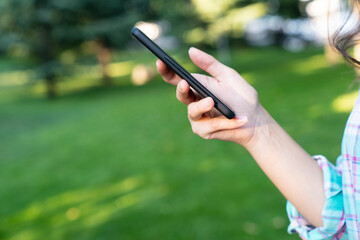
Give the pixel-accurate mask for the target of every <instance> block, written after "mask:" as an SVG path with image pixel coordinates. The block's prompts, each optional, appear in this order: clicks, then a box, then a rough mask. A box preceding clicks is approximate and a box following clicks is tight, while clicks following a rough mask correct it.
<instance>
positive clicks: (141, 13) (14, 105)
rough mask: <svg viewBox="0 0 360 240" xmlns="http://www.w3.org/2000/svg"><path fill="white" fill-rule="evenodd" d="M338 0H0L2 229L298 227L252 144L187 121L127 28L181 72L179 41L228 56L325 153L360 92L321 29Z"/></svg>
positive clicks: (78, 232) (130, 235)
mask: <svg viewBox="0 0 360 240" xmlns="http://www.w3.org/2000/svg"><path fill="white" fill-rule="evenodd" d="M344 4H345V3H344V2H343V1H340V0H339V1H338V0H313V1H310V0H309V1H306V0H302V1H296V0H264V1H261V0H258V1H252V0H186V1H175V0H151V1H144V0H127V1H124V0H112V1H99V0H77V1H74V0H62V1H55V0H1V1H0V164H1V165H0V182H1V185H0V203H1V204H0V239H14V240H15V239H18V240H31V239H206V240H211V239H298V237H297V236H296V235H288V234H287V232H286V228H287V225H288V220H287V217H286V213H285V203H286V200H285V199H284V198H283V197H282V195H281V194H280V193H279V192H278V191H277V190H276V188H275V187H274V186H273V185H272V184H271V182H270V181H269V180H268V179H267V178H266V176H265V175H264V174H263V173H262V171H261V170H260V169H259V168H258V166H257V165H256V164H255V163H254V161H253V160H252V158H251V156H250V155H249V154H248V153H247V152H246V151H245V150H244V149H243V148H242V147H240V146H238V145H235V144H232V143H226V142H220V141H205V140H203V139H201V138H199V137H197V136H196V135H194V134H193V133H192V132H191V128H190V126H189V123H188V121H187V117H186V107H185V106H183V105H182V104H180V103H178V102H177V100H176V98H175V87H174V86H169V85H167V84H165V83H163V82H162V80H161V78H160V77H159V75H158V74H157V73H156V71H155V60H156V58H155V57H154V56H153V55H152V54H151V53H150V52H148V51H147V50H146V49H145V48H144V47H143V46H141V45H139V44H138V43H137V42H136V41H135V40H133V39H132V38H131V36H130V31H131V29H132V27H133V26H138V27H139V28H141V29H142V30H143V31H144V32H145V33H146V34H148V36H149V37H151V38H152V39H153V40H154V41H155V42H157V43H158V45H160V46H161V47H162V48H164V49H166V50H167V51H168V52H169V53H170V54H171V55H173V56H174V57H175V59H177V60H178V61H179V62H180V63H181V64H183V65H184V66H185V67H186V68H187V69H188V70H189V71H192V72H194V71H196V72H199V69H197V68H196V67H194V65H193V64H192V63H191V61H190V59H189V58H188V56H187V50H188V48H189V47H190V46H196V47H198V48H200V49H203V50H205V51H207V52H209V53H210V54H212V55H214V56H215V57H217V58H218V59H219V60H221V61H222V62H224V63H226V64H227V65H229V66H231V67H233V68H234V69H236V70H237V71H238V72H239V73H240V74H241V75H242V76H243V77H244V78H245V79H246V80H247V81H248V82H249V83H251V84H252V85H253V86H254V87H255V88H256V89H257V90H258V92H259V95H260V101H261V102H262V104H263V105H264V106H265V108H267V109H268V111H269V112H270V113H271V114H272V115H273V116H274V117H275V119H277V120H278V121H279V123H280V124H281V125H282V126H283V127H284V128H285V129H286V130H287V131H288V132H289V133H290V134H291V135H292V136H293V137H294V138H295V139H296V140H297V141H298V142H299V143H300V144H301V145H302V146H303V147H304V148H305V149H306V150H307V151H308V152H309V153H310V154H323V155H325V156H327V157H328V158H329V159H330V160H331V161H333V162H334V161H335V160H336V157H337V156H338V155H339V153H340V142H341V136H342V131H343V128H344V125H345V122H346V119H347V116H348V114H349V112H350V110H351V108H352V105H353V103H354V101H355V98H356V95H357V84H352V83H353V81H354V79H355V78H356V73H355V71H354V70H352V69H351V67H348V66H346V64H344V63H343V62H342V60H341V58H340V57H339V56H338V55H337V54H336V53H334V51H332V49H331V48H330V47H329V44H328V40H327V39H328V35H329V34H331V33H332V32H333V31H334V29H337V28H338V27H339V25H341V24H342V23H343V22H344V21H343V19H344V17H345V18H346V16H348V14H349V12H348V11H347V10H346V6H345V5H344ZM354 22H355V21H354V19H352V18H350V21H349V22H348V23H349V24H350V25H349V27H351V24H352V23H354ZM328 26H329V28H328ZM344 29H345V30H346V29H347V28H346V27H345V28H344ZM357 52H358V51H357V47H355V49H354V54H355V56H356V54H357ZM354 85H355V86H354Z"/></svg>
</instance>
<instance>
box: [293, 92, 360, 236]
mask: <svg viewBox="0 0 360 240" xmlns="http://www.w3.org/2000/svg"><path fill="white" fill-rule="evenodd" d="M314 159H315V160H316V161H317V163H318V164H319V166H320V168H321V169H322V171H323V177H324V188H325V196H326V202H325V206H324V209H323V211H322V219H323V226H322V227H318V228H315V227H313V226H311V224H310V223H309V222H308V221H306V219H305V218H304V217H302V216H301V214H300V213H299V212H298V211H297V210H296V209H295V207H294V206H293V205H292V204H291V203H290V202H287V206H286V210H287V213H288V216H289V219H290V225H289V227H288V232H289V233H295V232H297V233H298V234H299V235H300V237H301V238H302V239H360V96H358V98H357V101H356V103H355V106H354V108H353V110H352V112H351V114H350V117H349V119H348V121H347V123H346V127H345V132H344V136H343V140H342V145H341V155H340V156H339V157H338V159H337V161H336V167H335V166H334V165H332V164H331V163H330V162H328V160H327V159H326V158H325V157H323V156H314Z"/></svg>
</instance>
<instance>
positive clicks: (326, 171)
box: [286, 155, 348, 240]
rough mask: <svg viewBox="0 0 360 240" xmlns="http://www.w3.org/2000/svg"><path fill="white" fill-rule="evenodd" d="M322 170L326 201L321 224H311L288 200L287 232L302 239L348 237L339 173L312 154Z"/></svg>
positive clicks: (328, 163) (320, 157)
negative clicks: (288, 221)
mask: <svg viewBox="0 0 360 240" xmlns="http://www.w3.org/2000/svg"><path fill="white" fill-rule="evenodd" d="M314 159H315V160H316V161H317V163H318V164H319V166H320V167H321V169H322V171H323V178H324V189H325V197H326V202H325V206H324V209H323V211H322V220H323V226H321V227H317V228H315V227H314V226H312V225H311V224H310V223H309V222H308V221H307V220H306V219H305V218H304V217H303V216H302V215H301V214H300V213H299V212H298V211H297V209H296V208H295V207H294V206H293V205H292V204H291V203H290V202H289V201H288V202H287V205H286V211H287V214H288V217H289V220H290V225H289V227H288V232H289V233H298V234H299V235H300V237H301V238H302V239H310V240H313V239H348V236H347V232H346V226H345V217H344V204H343V193H342V179H341V174H340V172H338V171H337V170H336V168H335V167H334V165H332V164H331V163H330V162H328V161H327V159H326V158H325V157H323V156H319V155H318V156H314Z"/></svg>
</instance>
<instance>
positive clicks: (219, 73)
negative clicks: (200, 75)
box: [189, 47, 235, 81]
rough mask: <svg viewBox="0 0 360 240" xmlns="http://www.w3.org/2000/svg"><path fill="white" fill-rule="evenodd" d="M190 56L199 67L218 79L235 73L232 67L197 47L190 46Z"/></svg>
mask: <svg viewBox="0 0 360 240" xmlns="http://www.w3.org/2000/svg"><path fill="white" fill-rule="evenodd" d="M189 56H190V58H191V60H192V61H193V62H194V63H195V64H196V65H197V66H198V67H199V68H201V69H202V70H204V71H206V72H208V73H210V74H211V75H212V76H213V77H214V78H216V80H218V81H219V80H223V79H226V78H228V77H231V76H233V75H234V73H235V71H234V70H233V69H232V68H229V67H227V66H226V65H224V64H222V63H221V62H219V61H218V60H216V59H215V58H214V57H213V56H211V55H209V54H207V53H205V52H203V51H201V50H199V49H197V48H194V47H192V48H190V49H189Z"/></svg>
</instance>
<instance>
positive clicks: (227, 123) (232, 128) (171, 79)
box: [156, 48, 261, 146]
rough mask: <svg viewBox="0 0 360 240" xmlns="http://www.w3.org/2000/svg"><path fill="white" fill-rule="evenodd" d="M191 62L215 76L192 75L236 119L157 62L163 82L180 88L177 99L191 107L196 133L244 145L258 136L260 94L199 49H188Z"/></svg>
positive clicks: (206, 137)
mask: <svg viewBox="0 0 360 240" xmlns="http://www.w3.org/2000/svg"><path fill="white" fill-rule="evenodd" d="M189 55H190V58H191V60H192V61H193V62H194V63H195V64H196V65H197V66H198V67H199V68H201V69H203V70H204V71H206V72H208V73H209V74H210V75H212V76H213V77H209V76H206V75H201V74H193V76H194V77H195V78H196V79H197V80H198V81H199V82H200V83H201V84H203V85H204V86H205V87H206V88H207V89H209V90H210V91H211V92H212V93H213V94H214V95H215V96H217V97H218V98H219V99H220V100H221V101H222V102H223V103H224V104H225V105H227V106H228V107H229V108H230V109H231V110H233V111H234V112H235V115H236V117H235V118H234V119H231V120H229V119H227V118H225V117H224V116H223V115H222V114H221V113H219V112H218V111H217V110H216V109H215V108H214V101H213V100H212V99H211V98H210V97H208V98H204V99H203V98H202V97H201V96H200V95H199V94H197V93H196V92H194V91H193V90H192V89H191V88H190V86H189V84H188V83H187V82H186V81H185V80H182V79H181V78H180V77H179V76H178V75H176V74H175V73H174V72H172V71H171V70H170V69H169V68H168V67H167V66H166V65H165V64H164V63H163V62H161V61H160V60H158V61H157V62H156V65H157V69H158V71H159V73H160V74H161V75H162V77H163V79H164V80H165V81H166V82H168V83H170V84H173V85H177V90H176V97H177V99H178V100H179V101H180V102H182V103H184V104H186V105H188V117H189V120H190V123H191V126H192V130H193V132H194V133H195V134H197V135H199V136H200V137H202V138H204V139H220V140H225V141H232V142H236V143H239V144H241V145H243V146H245V145H247V144H249V143H250V142H251V141H252V139H253V138H254V136H255V126H257V125H258V119H259V118H258V115H259V110H260V109H261V107H259V101H258V96H257V92H256V91H255V89H254V88H253V87H252V86H250V85H249V84H248V83H247V82H246V81H245V80H244V79H243V78H242V77H241V76H240V75H239V74H238V73H237V72H236V71H235V70H233V69H232V68H229V67H227V66H225V65H223V64H222V63H220V62H219V61H217V60H216V59H215V58H214V57H212V56H210V55H208V54H206V53H205V52H202V51H200V50H198V49H196V48H191V49H190V50H189Z"/></svg>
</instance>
